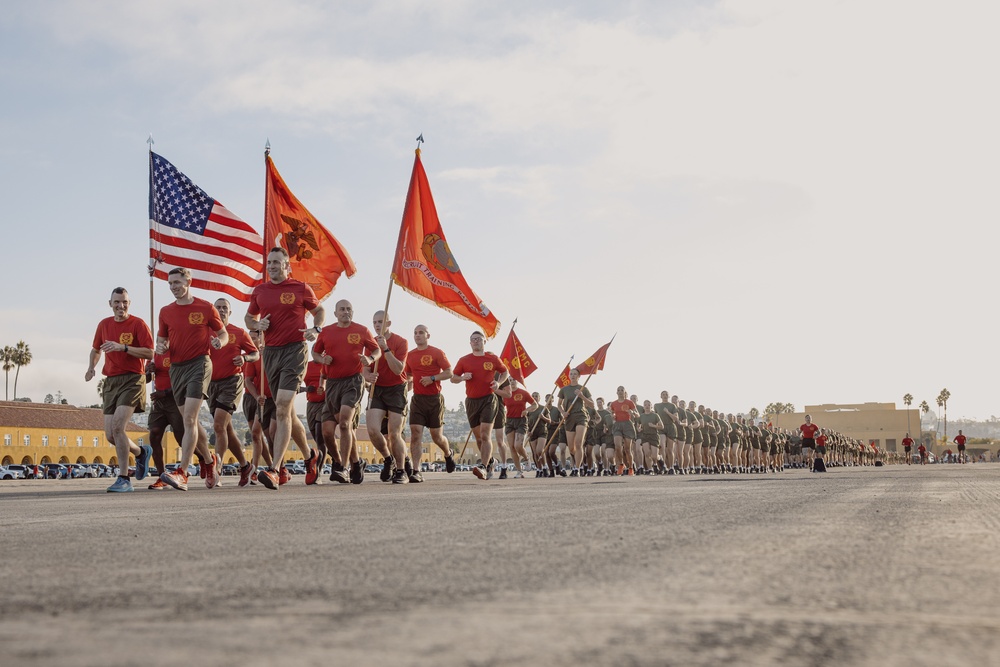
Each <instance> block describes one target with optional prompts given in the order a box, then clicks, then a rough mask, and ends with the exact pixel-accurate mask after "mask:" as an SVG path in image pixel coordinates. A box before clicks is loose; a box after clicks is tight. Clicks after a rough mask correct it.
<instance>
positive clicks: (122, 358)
mask: <svg viewBox="0 0 1000 667" xmlns="http://www.w3.org/2000/svg"><path fill="white" fill-rule="evenodd" d="M107 341H113V342H115V343H121V344H122V345H134V346H135V347H145V348H148V349H150V350H151V349H153V347H154V343H153V332H151V331H150V330H149V327H148V326H146V323H145V322H143V321H142V320H140V319H139V318H138V317H136V316H135V315H129V316H128V317H126V318H125V319H124V320H123V321H121V322H115V318H114V317H107V318H105V319H103V320H101V322H100V324H98V325H97V331H96V332H95V333H94V344H93V346H94V349H95V350H100V349H101V345H103V344H104V343H106V342H107ZM145 372H146V360H145V359H140V358H139V357H133V356H132V355H131V354H129V353H127V352H124V351H123V352H105V353H104V368H102V369H101V374H102V375H106V376H108V377H114V376H115V375H125V374H126V373H139V374H140V375H142V374H143V373H145Z"/></svg>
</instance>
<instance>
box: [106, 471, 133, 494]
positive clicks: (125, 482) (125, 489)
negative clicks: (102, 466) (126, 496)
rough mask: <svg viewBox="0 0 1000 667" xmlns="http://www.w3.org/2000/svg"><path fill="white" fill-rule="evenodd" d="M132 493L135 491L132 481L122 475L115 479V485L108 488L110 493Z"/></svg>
mask: <svg viewBox="0 0 1000 667" xmlns="http://www.w3.org/2000/svg"><path fill="white" fill-rule="evenodd" d="M132 491H134V489H133V488H132V480H130V479H129V478H128V477H122V476H120V475H119V476H118V477H117V478H115V482H114V484H112V485H111V486H109V487H108V493H131V492H132Z"/></svg>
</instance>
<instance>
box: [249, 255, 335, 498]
mask: <svg viewBox="0 0 1000 667" xmlns="http://www.w3.org/2000/svg"><path fill="white" fill-rule="evenodd" d="M266 268H267V277H268V280H266V281H265V282H264V283H262V284H260V285H257V287H255V288H254V290H253V292H252V293H251V294H250V305H249V307H248V308H247V315H246V318H245V319H244V322H245V324H246V326H247V329H249V330H250V331H261V332H263V334H264V338H263V343H262V347H263V357H264V359H263V362H264V371H265V373H266V375H267V378H268V382H269V384H270V385H271V387H273V388H274V402H275V417H276V421H277V427H276V429H275V433H274V441H273V443H272V447H273V449H272V459H273V460H272V465H271V467H270V468H268V469H267V471H265V473H263V479H261V484H263V485H264V486H265V487H267V488H268V489H272V490H277V489H278V486H279V484H280V481H281V475H280V473H279V471H278V469H279V468H282V466H283V464H284V461H285V452H286V451H287V450H288V443H289V442H291V441H292V440H294V441H295V445H296V446H297V447H298V448H299V450H300V451H301V452H302V456H303V457H305V459H306V484H315V483H316V480H317V479H318V476H317V475H318V470H319V463H320V462H319V452H317V451H316V450H314V449H311V448H310V447H309V443H308V441H307V440H306V429H305V427H304V426H303V425H302V422H301V421H299V419H298V417H296V416H295V395H296V394H297V393H298V391H299V387H300V386H301V385H302V378H303V376H304V375H305V372H306V361H307V360H308V358H309V349H308V346H307V345H306V341H313V340H315V339H316V334H318V333H319V332H320V331H321V330H322V327H323V322H324V321H325V317H326V313H325V311H324V310H323V306H322V304H320V302H319V299H317V298H316V294H315V292H313V290H312V288H311V287H309V286H308V285H306V284H305V283H303V282H300V281H298V280H295V279H293V278H291V275H290V264H289V261H288V251H287V250H285V249H284V248H281V247H275V248H271V250H270V252H268V253H267V264H266ZM307 312H308V313H310V314H312V318H313V326H312V327H309V328H307V327H306V313H307ZM264 343H266V344H264Z"/></svg>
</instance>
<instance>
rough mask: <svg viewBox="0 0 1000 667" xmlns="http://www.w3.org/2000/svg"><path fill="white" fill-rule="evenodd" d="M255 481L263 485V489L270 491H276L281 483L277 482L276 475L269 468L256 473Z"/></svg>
mask: <svg viewBox="0 0 1000 667" xmlns="http://www.w3.org/2000/svg"><path fill="white" fill-rule="evenodd" d="M257 481H258V482H260V483H261V484H263V485H264V488H266V489H271V490H272V491H277V490H278V487H279V486H281V483H280V482H279V481H278V473H276V472H274V471H273V470H271V469H270V468H268V469H267V470H261V471H260V472H259V473H257Z"/></svg>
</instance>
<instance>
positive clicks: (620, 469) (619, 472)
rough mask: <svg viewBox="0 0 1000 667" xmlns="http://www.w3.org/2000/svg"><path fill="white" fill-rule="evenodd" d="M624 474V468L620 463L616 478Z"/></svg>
mask: <svg viewBox="0 0 1000 667" xmlns="http://www.w3.org/2000/svg"><path fill="white" fill-rule="evenodd" d="M624 474H625V466H624V465H623V464H621V463H619V464H618V476H619V477H621V476H622V475H624Z"/></svg>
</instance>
